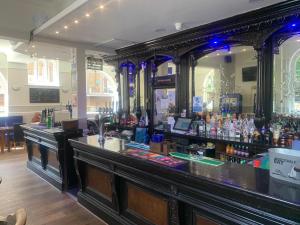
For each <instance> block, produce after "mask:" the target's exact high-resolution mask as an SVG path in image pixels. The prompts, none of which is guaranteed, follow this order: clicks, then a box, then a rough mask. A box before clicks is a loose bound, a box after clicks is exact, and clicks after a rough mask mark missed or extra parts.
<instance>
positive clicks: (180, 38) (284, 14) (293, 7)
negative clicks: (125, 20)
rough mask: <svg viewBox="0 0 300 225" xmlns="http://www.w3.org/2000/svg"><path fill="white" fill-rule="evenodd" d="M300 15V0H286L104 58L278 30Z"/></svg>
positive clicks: (131, 55)
mask: <svg viewBox="0 0 300 225" xmlns="http://www.w3.org/2000/svg"><path fill="white" fill-rule="evenodd" d="M299 15H300V1H298V0H290V1H285V2H282V3H278V4H275V5H271V6H268V7H264V8H262V9H258V10H254V11H251V12H247V13H244V14H240V15H237V16H233V17H230V18H227V19H223V20H219V21H216V22H212V23H209V24H206V25H202V26H199V27H195V28H191V29H188V30H185V31H181V32H178V33H175V34H171V35H168V36H165V37H161V38H157V39H154V40H151V41H148V42H144V43H140V44H136V45H132V46H129V47H125V48H122V49H118V50H116V53H117V55H113V56H105V57H104V59H105V60H106V61H108V62H109V61H118V60H124V59H125V58H143V57H146V56H148V55H151V54H153V52H157V53H158V52H164V51H173V50H176V51H177V50H178V49H180V48H184V47H187V46H193V45H197V44H199V45H201V43H205V42H207V41H208V40H211V39H213V38H216V37H225V38H226V37H232V36H238V35H243V34H244V36H245V34H246V33H256V34H258V35H260V36H261V31H262V30H266V29H268V30H270V29H273V30H274V31H276V28H277V27H279V28H280V27H282V25H283V24H285V23H287V22H289V21H291V20H293V19H295V18H298V17H299ZM266 35H267V34H266ZM252 37H253V35H252ZM260 38H261V37H260ZM261 39H262V38H261ZM228 40H230V38H228ZM259 41H261V40H259ZM253 45H255V43H253Z"/></svg>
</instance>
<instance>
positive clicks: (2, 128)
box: [0, 116, 23, 152]
mask: <svg viewBox="0 0 300 225" xmlns="http://www.w3.org/2000/svg"><path fill="white" fill-rule="evenodd" d="M17 124H19V125H20V124H23V117H22V116H3V117H0V148H1V152H4V147H5V145H7V146H8V151H10V147H11V144H12V143H16V141H15V140H14V133H15V128H14V125H17ZM19 136H20V135H19Z"/></svg>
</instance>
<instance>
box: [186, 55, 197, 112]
mask: <svg viewBox="0 0 300 225" xmlns="http://www.w3.org/2000/svg"><path fill="white" fill-rule="evenodd" d="M190 66H191V70H192V77H191V82H192V96H191V97H190V98H191V99H192V100H191V104H192V105H191V106H190V109H191V114H193V97H194V96H195V67H196V66H197V60H196V59H195V56H194V55H191V57H190ZM188 88H190V86H189V85H188ZM189 93H190V92H189Z"/></svg>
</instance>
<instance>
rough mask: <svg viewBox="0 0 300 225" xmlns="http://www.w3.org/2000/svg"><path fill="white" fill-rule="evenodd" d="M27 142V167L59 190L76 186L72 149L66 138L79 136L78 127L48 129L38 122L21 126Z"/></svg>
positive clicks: (80, 133) (80, 134)
mask: <svg viewBox="0 0 300 225" xmlns="http://www.w3.org/2000/svg"><path fill="white" fill-rule="evenodd" d="M22 128H23V130H24V137H25V141H26V147H27V153H28V161H27V167H28V168H29V169H30V170H32V171H33V172H35V173H36V174H38V175H39V176H40V177H42V178H44V179H45V180H47V181H48V182H49V183H51V184H52V185H54V186H55V187H56V188H58V189H59V190H62V191H63V190H67V189H71V188H74V187H76V185H77V177H76V172H75V168H74V163H73V149H72V147H71V146H70V144H69V142H68V141H67V140H68V139H69V138H76V137H80V136H82V132H81V131H80V130H76V129H75V130H72V131H64V130H62V129H59V128H51V129H47V128H46V127H44V126H39V125H37V124H26V125H22Z"/></svg>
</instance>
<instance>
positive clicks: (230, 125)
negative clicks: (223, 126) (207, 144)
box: [229, 120, 235, 138]
mask: <svg viewBox="0 0 300 225" xmlns="http://www.w3.org/2000/svg"><path fill="white" fill-rule="evenodd" d="M234 137H235V128H234V124H233V121H232V120H231V121H230V123H229V138H234Z"/></svg>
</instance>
